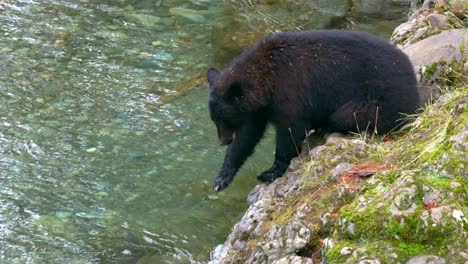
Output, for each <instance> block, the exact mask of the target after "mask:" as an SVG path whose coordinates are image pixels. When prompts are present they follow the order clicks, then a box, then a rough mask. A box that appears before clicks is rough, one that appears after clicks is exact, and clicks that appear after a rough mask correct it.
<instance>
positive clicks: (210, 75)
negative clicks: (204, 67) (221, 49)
mask: <svg viewBox="0 0 468 264" xmlns="http://www.w3.org/2000/svg"><path fill="white" fill-rule="evenodd" d="M218 76H219V71H218V70H216V69H215V68H209V69H208V71H207V72H206V80H207V81H208V84H209V85H210V88H211V87H212V86H214V83H215V80H216V78H217V77H218Z"/></svg>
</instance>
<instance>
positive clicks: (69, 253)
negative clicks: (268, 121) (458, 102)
mask: <svg viewBox="0 0 468 264" xmlns="http://www.w3.org/2000/svg"><path fill="white" fill-rule="evenodd" d="M1 2H8V3H4V4H0V166H1V168H2V169H1V170H0V181H1V184H0V262H1V263H64V262H71V263H118V262H120V263H136V262H138V263H188V262H191V261H192V262H193V261H195V260H200V259H201V260H203V259H204V258H206V257H207V256H208V255H207V254H208V252H209V250H210V249H211V248H212V247H213V246H215V245H216V244H217V243H221V242H222V241H223V240H224V238H225V236H226V235H227V233H228V231H229V229H230V228H231V226H232V224H233V223H234V222H235V221H237V219H238V218H239V217H240V215H241V214H242V212H243V210H244V209H245V208H246V203H245V198H246V195H247V193H248V192H249V190H250V189H251V187H253V186H254V184H255V182H256V181H255V177H254V176H255V175H256V174H258V173H259V172H261V171H262V170H263V169H266V168H268V166H269V165H270V163H271V160H272V153H273V146H272V140H271V137H270V138H268V139H267V140H266V142H264V144H263V146H261V148H260V151H259V153H257V155H256V156H255V157H254V159H253V160H252V161H250V162H249V163H248V164H247V165H246V166H245V167H246V168H245V169H243V170H242V172H241V173H240V175H238V177H237V178H236V181H235V182H234V183H233V185H232V186H231V187H230V188H229V189H227V190H226V191H225V192H222V193H220V194H216V195H215V194H214V193H213V192H212V191H211V187H212V181H213V179H214V177H215V175H216V172H217V171H218V169H219V166H220V164H221V162H222V159H223V155H224V148H220V147H219V146H218V145H217V139H216V135H215V130H214V127H213V125H212V124H211V122H210V121H209V120H208V115H207V107H206V103H205V102H206V94H207V91H206V87H203V85H201V86H200V87H196V88H195V89H193V90H190V89H186V88H187V87H182V88H181V87H180V85H179V86H177V84H178V83H179V82H180V81H181V80H183V79H185V78H187V77H188V76H197V74H198V73H199V72H200V71H203V70H205V69H206V68H207V67H208V66H207V65H208V64H210V62H211V61H212V58H211V56H210V54H212V52H211V49H210V44H211V43H210V42H211V23H213V21H219V19H220V18H221V17H222V19H226V18H225V17H223V16H224V13H223V2H222V1H204V0H198V1H196V0H193V1H189V0H173V1H149V0H148V1H136V0H135V1H130V0H128V1H124V0H121V1H111V0H107V1H92V0H81V1H79V0H56V1H54V0H40V1H39V0H38V1H33V0H20V1H0V3H1ZM186 9H190V10H192V11H187V10H186ZM194 10H195V11H194ZM371 28H373V29H375V27H371ZM175 87H178V88H177V89H176V88H175ZM180 88H181V89H182V90H183V91H181V89H180ZM189 88H190V87H189Z"/></svg>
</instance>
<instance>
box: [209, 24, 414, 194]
mask: <svg viewBox="0 0 468 264" xmlns="http://www.w3.org/2000/svg"><path fill="white" fill-rule="evenodd" d="M207 80H208V83H209V90H210V91H209V111H210V117H211V120H212V121H213V122H214V124H215V125H216V129H217V131H218V138H219V142H220V144H221V145H228V148H227V152H226V156H225V159H224V163H223V165H222V167H221V170H220V171H219V174H218V176H217V178H216V180H215V185H214V191H217V192H218V191H221V190H223V189H224V188H226V187H227V186H228V185H229V184H230V183H231V182H232V180H233V178H234V176H235V174H236V172H237V171H238V170H239V168H240V167H241V166H242V164H243V163H244V162H245V160H246V159H247V158H248V157H249V156H250V155H251V154H252V153H253V150H254V148H255V145H256V144H257V143H258V142H259V141H260V139H261V138H262V136H263V134H264V132H265V128H266V126H267V124H268V123H271V124H273V125H274V127H275V128H276V150H275V160H274V163H273V166H272V167H271V168H270V169H268V170H266V171H265V172H263V173H261V174H260V175H259V176H258V177H257V178H258V179H259V180H260V181H262V182H272V181H273V180H275V179H276V178H278V177H281V176H282V175H283V173H284V172H285V171H286V169H287V168H288V166H289V163H290V161H291V159H292V158H294V157H296V156H297V155H298V154H299V153H300V152H301V147H302V143H303V141H304V139H305V138H306V135H307V132H308V131H310V130H312V129H317V128H325V129H327V130H331V131H336V132H341V133H347V132H352V131H354V132H358V131H374V132H377V133H385V132H388V131H390V130H391V129H393V128H395V127H396V126H397V125H398V124H399V123H401V121H402V118H403V117H404V115H403V114H410V113H414V112H415V110H416V108H417V103H418V93H417V87H416V85H417V83H416V78H415V74H414V71H413V67H412V65H411V63H410V61H409V59H408V58H407V56H406V55H405V54H404V53H403V52H401V51H400V50H399V49H397V48H396V47H394V46H393V45H391V44H389V43H388V42H386V41H385V40H382V39H380V38H377V37H373V36H371V35H368V34H366V33H363V32H357V31H346V30H319V31H308V32H284V33H277V34H271V35H269V36H267V37H265V38H264V39H261V40H260V41H258V42H257V43H256V44H255V45H254V46H253V47H251V48H249V49H247V50H245V51H244V52H243V53H242V54H241V55H240V56H238V57H237V58H235V59H234V60H233V61H232V62H231V63H230V64H229V65H228V66H227V68H226V69H224V70H223V71H222V72H219V71H217V70H216V69H214V68H210V69H209V70H208V72H207Z"/></svg>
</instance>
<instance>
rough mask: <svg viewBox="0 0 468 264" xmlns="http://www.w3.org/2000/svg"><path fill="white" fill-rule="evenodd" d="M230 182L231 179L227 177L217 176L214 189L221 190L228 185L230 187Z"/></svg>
mask: <svg viewBox="0 0 468 264" xmlns="http://www.w3.org/2000/svg"><path fill="white" fill-rule="evenodd" d="M229 183H231V181H230V180H228V179H226V178H216V180H215V185H214V187H213V191H215V192H220V191H222V190H224V189H226V187H228V185H229Z"/></svg>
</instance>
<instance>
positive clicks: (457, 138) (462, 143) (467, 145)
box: [450, 128, 468, 151]
mask: <svg viewBox="0 0 468 264" xmlns="http://www.w3.org/2000/svg"><path fill="white" fill-rule="evenodd" d="M450 142H452V147H453V149H455V150H459V151H467V150H468V128H467V129H463V130H462V131H461V132H460V133H459V134H457V135H454V136H452V137H450Z"/></svg>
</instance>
